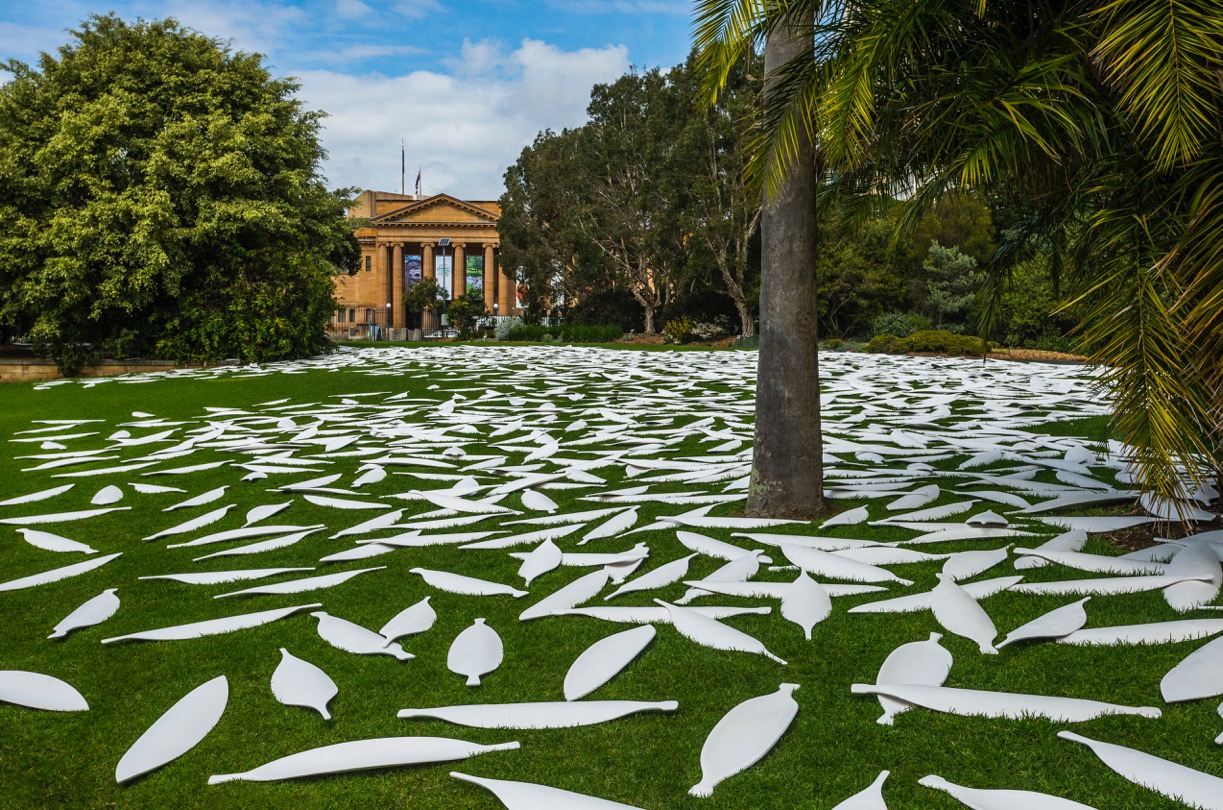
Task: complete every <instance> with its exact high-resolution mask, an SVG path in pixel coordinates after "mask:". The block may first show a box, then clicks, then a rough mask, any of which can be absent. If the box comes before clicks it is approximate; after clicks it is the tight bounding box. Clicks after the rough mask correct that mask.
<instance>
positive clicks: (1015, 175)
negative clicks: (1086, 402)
mask: <svg viewBox="0 0 1223 810" xmlns="http://www.w3.org/2000/svg"><path fill="white" fill-rule="evenodd" d="M697 7H698V30H697V48H698V51H699V53H700V56H701V60H702V64H703V65H704V66H705V67H706V69H707V76H708V80H709V87H710V90H711V92H713V93H716V89H717V87H718V85H719V83H720V81H721V80H722V77H723V76H724V75H725V74H726V71H727V70H728V65H731V64H733V62H734V60H735V59H737V58H738V57H739V56H741V55H742V54H743V53H744V51H745V50H747V49H749V48H753V47H756V45H757V43H758V42H759V41H760V40H761V39H762V38H767V37H768V36H770V34H771V32H774V31H776V30H777V29H778V27H779V26H781V25H783V24H784V22H785V21H786V20H789V19H794V18H795V17H797V16H802V17H803V18H809V19H813V20H815V21H816V24H815V25H814V26H813V28H812V32H811V36H812V38H813V43H814V48H813V52H812V54H804V55H801V56H797V57H796V58H794V59H792V60H791V61H790V62H789V63H788V64H787V65H786V66H785V67H784V68H783V69H782V70H781V71H780V77H781V78H780V80H779V88H778V91H777V92H776V93H773V94H771V95H770V96H769V97H767V98H766V99H765V103H764V106H763V109H762V112H761V115H762V124H761V133H762V134H761V137H760V138H759V140H758V141H757V142H756V143H755V144H754V149H753V152H754V154H753V158H754V161H755V162H754V164H753V165H754V167H755V170H756V173H757V177H758V178H759V180H760V181H761V182H762V183H764V184H765V185H766V187H768V188H774V187H776V186H777V184H778V183H779V182H781V180H782V179H783V178H784V177H786V176H787V172H788V171H789V166H790V165H791V161H790V157H791V156H792V154H793V152H794V149H795V145H796V144H798V143H799V142H800V141H801V139H802V138H804V137H807V135H808V134H810V135H811V136H813V137H814V138H815V139H816V141H817V142H818V144H819V149H820V154H821V156H822V159H823V160H824V162H825V165H826V166H827V168H828V169H829V171H830V172H833V173H835V174H836V176H837V177H838V179H839V182H840V185H842V186H843V187H845V188H848V189H851V190H855V191H858V192H862V191H873V192H883V193H884V194H885V195H891V196H900V197H908V198H909V202H908V204H907V205H908V210H909V213H910V218H915V217H917V216H920V213H921V211H922V210H923V209H925V208H926V207H928V206H929V205H930V204H931V203H932V202H933V201H934V200H935V199H937V198H938V197H939V196H940V195H942V194H944V193H947V192H950V191H957V190H971V189H991V190H997V189H999V188H1002V189H1005V190H1006V192H1007V193H1009V194H1011V195H1014V196H1016V197H1019V198H1022V200H1023V202H1024V203H1025V204H1026V205H1027V206H1028V207H1029V208H1030V209H1031V210H1032V212H1033V217H1032V227H1031V235H1032V236H1033V237H1036V236H1040V237H1042V238H1044V239H1046V240H1051V243H1052V244H1055V245H1059V246H1062V247H1063V250H1062V251H1059V252H1058V254H1057V255H1056V256H1055V259H1056V260H1057V262H1055V268H1054V269H1055V271H1057V272H1064V273H1066V274H1068V275H1069V277H1070V278H1072V279H1073V280H1074V281H1075V283H1076V288H1077V289H1079V290H1081V293H1080V294H1079V295H1078V297H1077V298H1076V300H1075V301H1074V302H1073V306H1074V307H1075V311H1076V312H1078V313H1081V320H1080V323H1079V326H1078V330H1079V335H1080V337H1081V339H1082V341H1083V343H1084V345H1085V346H1086V347H1087V349H1088V351H1089V353H1090V356H1091V359H1092V360H1093V361H1094V362H1095V363H1097V364H1098V365H1099V366H1100V368H1101V369H1102V374H1101V380H1102V384H1103V385H1104V386H1105V387H1106V388H1107V389H1108V390H1109V391H1110V393H1111V396H1112V397H1113V400H1114V403H1115V416H1114V430H1115V432H1116V434H1117V436H1118V437H1119V438H1120V439H1122V440H1123V441H1124V442H1125V443H1126V445H1128V448H1127V452H1128V454H1129V458H1130V463H1131V470H1132V473H1133V474H1134V476H1135V477H1136V479H1137V480H1138V481H1139V482H1140V483H1141V485H1142V487H1143V488H1144V490H1146V491H1149V492H1154V493H1157V494H1159V495H1162V496H1164V497H1176V496H1178V495H1179V496H1182V497H1183V495H1184V492H1185V490H1186V481H1185V478H1186V477H1188V478H1189V479H1190V481H1192V482H1197V483H1201V482H1202V480H1203V476H1204V475H1205V474H1206V473H1207V472H1208V471H1209V470H1213V471H1214V472H1215V473H1216V474H1218V471H1219V470H1220V468H1221V467H1223V463H1221V462H1223V439H1221V430H1220V427H1221V424H1223V421H1221V420H1223V137H1221V134H1223V128H1221V121H1223V72H1221V71H1223V56H1221V55H1223V7H1221V6H1220V3H1219V2H1218V0H1165V2H1161V3H1152V2H1144V0H1103V1H1099V0H1097V1H1095V2H1093V1H1091V0H1077V1H1074V0H1072V1H1070V2H1060V3H1059V2H1054V1H1053V0H1030V1H1025V0H1003V1H1002V2H993V1H991V0H923V2H914V0H700V2H698V4H697ZM994 278H995V282H996V284H995V290H1001V289H1002V288H1003V287H1004V285H1005V283H1006V281H1007V279H1006V275H1005V273H1004V272H996V273H995V276H994ZM762 351H763V345H762Z"/></svg>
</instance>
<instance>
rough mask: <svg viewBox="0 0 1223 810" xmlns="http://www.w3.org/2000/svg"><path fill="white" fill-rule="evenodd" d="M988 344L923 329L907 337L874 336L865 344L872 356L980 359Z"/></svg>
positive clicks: (978, 340)
mask: <svg viewBox="0 0 1223 810" xmlns="http://www.w3.org/2000/svg"><path fill="white" fill-rule="evenodd" d="M988 347H989V344H988V343H986V342H985V341H984V340H982V339H981V338H978V337H971V336H969V335H957V334H955V333H953V332H948V331H947V330H946V329H925V330H922V331H920V332H914V333H913V334H911V335H909V336H908V337H903V338H902V337H897V336H896V335H886V334H885V335H876V336H875V337H873V338H871V340H870V342H869V343H867V344H866V350H867V351H868V352H871V353H874V354H909V353H910V352H921V353H933V354H946V355H950V356H952V357H980V356H981V355H982V354H984V353H985V352H986V351H987V350H988Z"/></svg>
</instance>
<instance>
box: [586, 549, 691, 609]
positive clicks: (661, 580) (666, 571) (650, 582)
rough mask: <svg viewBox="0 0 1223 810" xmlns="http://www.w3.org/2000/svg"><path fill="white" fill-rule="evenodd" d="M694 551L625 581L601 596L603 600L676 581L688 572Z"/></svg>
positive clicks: (652, 588) (660, 586)
mask: <svg viewBox="0 0 1223 810" xmlns="http://www.w3.org/2000/svg"><path fill="white" fill-rule="evenodd" d="M696 556H697V554H696V553H695V552H694V553H692V554H689V555H688V556H687V557H681V558H680V559H678V560H674V561H672V562H669V563H667V564H666V565H660V566H659V567H657V568H655V569H654V570H652V571H647V572H646V573H644V574H642V575H641V576H639V577H637V578H636V579H634V580H632V581H631V582H626V583H625V584H624V585H621V586H620V587H619V588H618V589H616V590H615V591H614V592H612V593H611V594H609V595H607V596H605V597H603V600H604V601H607V600H609V599H612V598H614V597H617V596H620V595H621V594H626V593H633V592H635V591H650V590H654V589H656V588H665V587H666V586H668V585H670V584H672V583H673V582H678V581H679V580H681V579H683V578H684V577H685V576H686V575H687V574H688V564H689V563H691V562H692V558H693V557H696Z"/></svg>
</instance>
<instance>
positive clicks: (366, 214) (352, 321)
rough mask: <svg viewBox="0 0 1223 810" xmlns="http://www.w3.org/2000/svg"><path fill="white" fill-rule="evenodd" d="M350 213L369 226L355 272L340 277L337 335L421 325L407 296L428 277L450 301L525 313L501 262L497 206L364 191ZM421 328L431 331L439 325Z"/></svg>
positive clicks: (364, 231)
mask: <svg viewBox="0 0 1223 810" xmlns="http://www.w3.org/2000/svg"><path fill="white" fill-rule="evenodd" d="M349 216H352V217H360V218H362V219H365V220H367V222H366V227H363V228H360V229H359V230H357V231H356V236H357V241H358V242H359V243H360V245H361V261H360V266H359V268H358V270H357V272H356V274H355V275H341V276H338V277H337V278H336V282H335V298H336V302H337V307H338V311H337V313H336V319H335V321H334V325H335V327H336V330H337V331H338V332H339V333H341V334H344V333H345V331H346V330H347V331H348V332H349V333H352V334H380V335H382V336H391V335H385V334H384V333H381V332H380V330H383V329H388V328H390V329H395V330H404V329H406V328H407V327H409V326H417V325H418V324H414V323H410V317H411V316H410V315H409V314H408V312H407V311H406V309H405V308H404V305H403V294H404V290H406V289H407V288H408V287H409V286H410V285H412V284H414V283H416V282H417V281H420V280H422V279H427V278H432V279H436V280H437V282H438V283H439V284H440V285H441V286H442V287H443V288H444V289H445V290H446V297H447V298H448V299H453V298H454V297H456V291H457V295H465V294H466V295H469V296H477V297H482V298H483V299H484V305H485V307H486V308H487V309H488V311H489V313H491V314H493V315H518V314H521V309H520V308H519V301H518V284H517V279H516V278H515V277H514V275H513V273H512V272H511V273H509V274H507V273H505V272H504V271H503V268H501V266H500V262H499V261H498V259H499V253H500V247H501V240H500V238H499V236H498V234H497V224H498V222H499V221H500V219H501V206H500V205H499V204H498V203H496V202H494V201H488V200H483V201H465V200H459V199H457V198H455V197H451V196H450V195H448V194H435V195H432V196H423V195H422V196H418V195H412V194H394V193H391V192H386V191H365V192H363V193H362V194H361V196H360V197H358V198H357V201H356V203H355V204H354V205H353V207H352V208H351V209H350V210H349ZM423 326H424V328H425V330H426V332H428V331H430V327H433V328H436V327H437V324H430V323H425V324H423ZM393 336H395V337H400V335H399V334H398V333H394V334H393Z"/></svg>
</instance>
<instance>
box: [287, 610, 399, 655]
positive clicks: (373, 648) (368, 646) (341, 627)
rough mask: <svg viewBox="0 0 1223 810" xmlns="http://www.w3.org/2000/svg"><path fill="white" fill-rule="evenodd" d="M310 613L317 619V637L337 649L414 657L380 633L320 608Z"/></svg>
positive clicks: (359, 652)
mask: <svg viewBox="0 0 1223 810" xmlns="http://www.w3.org/2000/svg"><path fill="white" fill-rule="evenodd" d="M310 615H311V616H313V617H315V618H316V619H318V634H319V638H321V639H322V640H323V641H326V642H327V643H328V644H330V645H331V646H332V647H335V648H337V649H340V650H344V651H345V652H350V653H355V654H356V655H389V656H392V657H394V658H397V659H399V660H400V661H407V660H409V659H412V658H415V657H416V656H414V655H412V654H411V653H408V652H404V650H403V647H401V646H399V645H398V644H395V643H393V642H388V641H387V640H386V639H385V638H384V637H383V636H381V635H380V634H378V633H375V632H374V631H373V630H367V629H366V628H364V627H362V626H361V625H359V624H353V623H352V622H350V621H347V620H345V619H341V618H338V617H336V616H332V615H330V614H329V613H326V612H324V611H321V610H320V611H316V612H314V613H311V614H310Z"/></svg>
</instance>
